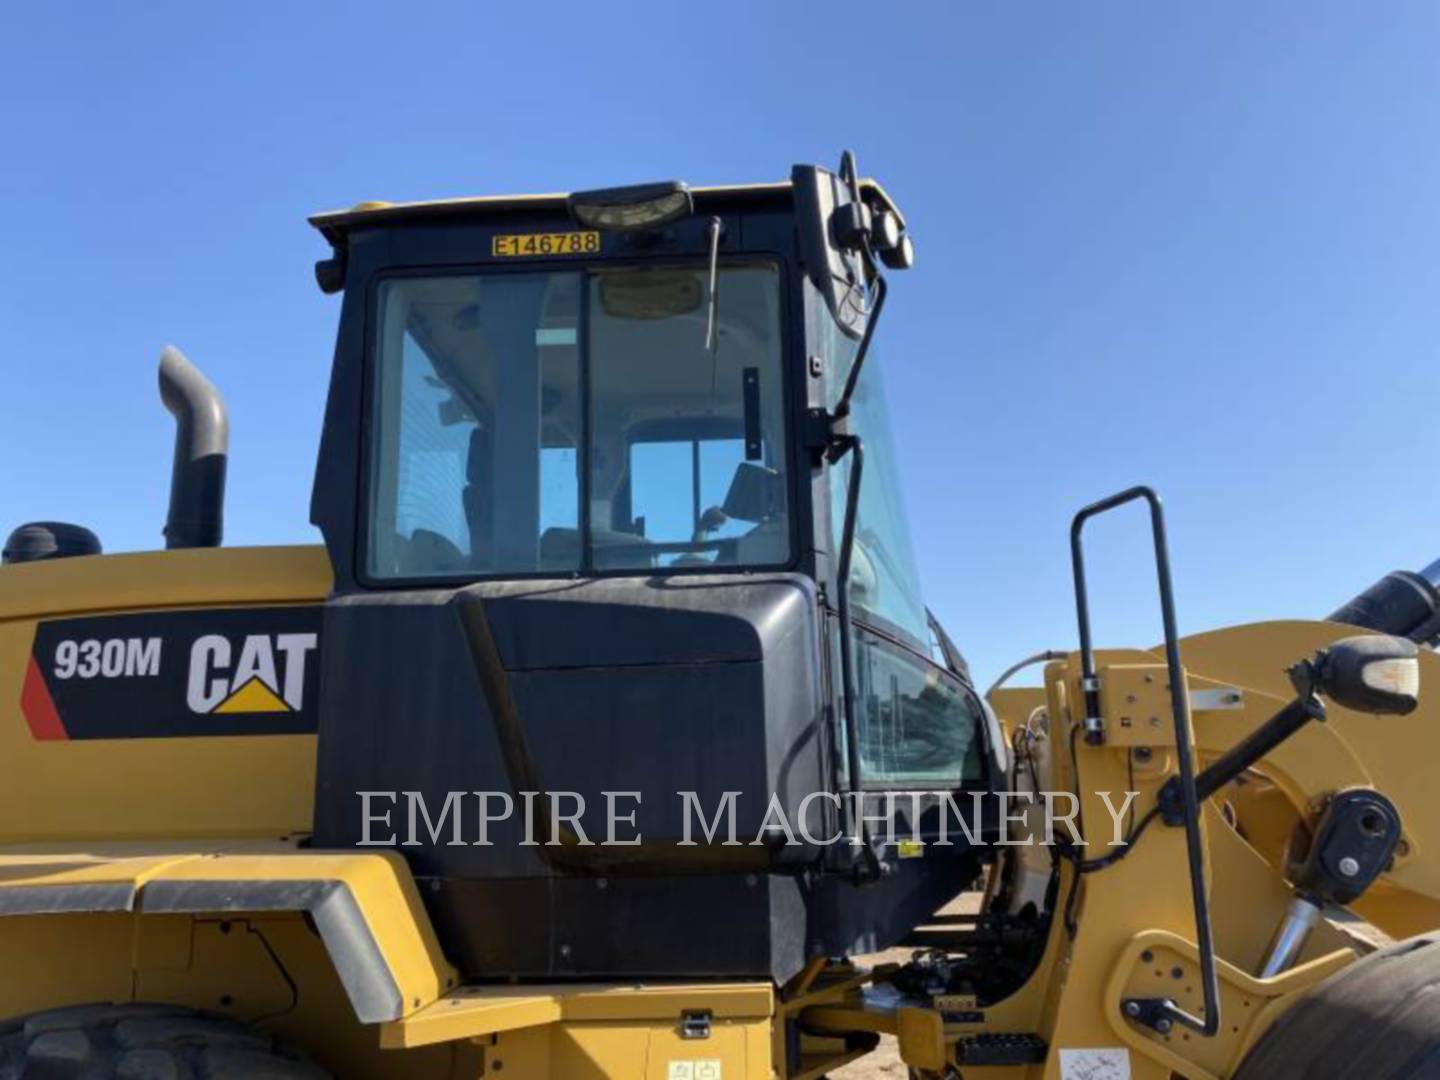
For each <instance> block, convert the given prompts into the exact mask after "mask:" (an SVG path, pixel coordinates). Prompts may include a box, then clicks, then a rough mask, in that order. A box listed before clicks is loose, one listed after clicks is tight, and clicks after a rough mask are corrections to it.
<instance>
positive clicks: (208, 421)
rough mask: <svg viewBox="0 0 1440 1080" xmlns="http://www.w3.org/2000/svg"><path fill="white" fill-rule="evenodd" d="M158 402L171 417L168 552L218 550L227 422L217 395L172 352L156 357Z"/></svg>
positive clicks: (194, 369) (172, 348) (168, 348)
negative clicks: (172, 447)
mask: <svg viewBox="0 0 1440 1080" xmlns="http://www.w3.org/2000/svg"><path fill="white" fill-rule="evenodd" d="M160 400H161V401H162V402H163V403H164V405H165V408H167V409H168V410H170V413H171V415H173V416H174V417H175V463H174V464H173V465H172V466H171V469H170V512H169V514H168V515H167V516H166V518H165V546H166V547H167V548H195V547H219V546H220V538H221V535H222V533H223V532H224V516H225V464H226V460H227V458H228V456H229V452H230V420H229V418H228V417H227V416H226V414H225V402H223V401H222V400H221V399H220V391H219V390H216V389H215V385H214V384H213V383H212V382H211V381H210V380H209V379H207V378H206V377H205V376H204V375H202V374H201V373H200V369H199V368H197V367H196V366H195V365H194V364H192V363H191V362H190V361H189V360H187V359H185V355H184V354H183V353H182V352H181V351H180V350H179V349H177V348H175V346H173V345H167V346H165V349H164V351H163V352H162V353H161V354H160Z"/></svg>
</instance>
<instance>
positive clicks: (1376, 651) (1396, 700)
mask: <svg viewBox="0 0 1440 1080" xmlns="http://www.w3.org/2000/svg"><path fill="white" fill-rule="evenodd" d="M1314 672H1315V690H1316V691H1317V692H1319V693H1321V694H1324V695H1325V696H1326V697H1328V698H1329V699H1330V700H1331V701H1333V702H1335V704H1337V705H1343V706H1344V707H1345V708H1347V709H1355V710H1357V711H1359V712H1368V713H1382V714H1388V715H1392V716H1404V715H1405V714H1406V713H1411V712H1414V711H1415V706H1416V705H1418V704H1419V703H1420V650H1419V648H1418V647H1417V646H1416V645H1415V643H1414V642H1413V641H1408V640H1406V639H1405V638H1398V637H1390V636H1388V635H1384V634H1365V635H1362V636H1359V637H1348V638H1343V639H1341V640H1340V641H1337V642H1335V644H1333V645H1331V646H1329V647H1328V648H1327V649H1325V650H1324V651H1323V652H1321V653H1320V655H1319V656H1317V657H1316V658H1315V667H1314Z"/></svg>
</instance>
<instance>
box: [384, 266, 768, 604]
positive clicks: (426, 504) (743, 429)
mask: <svg viewBox="0 0 1440 1080" xmlns="http://www.w3.org/2000/svg"><path fill="white" fill-rule="evenodd" d="M717 284H718V289H717V290H716V297H717V303H716V311H717V320H716V327H717V333H716V335H715V338H714V348H710V347H709V345H708V343H707V333H706V331H707V326H708V319H709V312H710V303H709V293H710V282H709V273H708V268H700V267H684V266H680V267H654V266H652V267H644V268H613V269H611V268H607V269H586V270H567V271H564V272H550V273H490V274H472V275H447V276H438V277H403V278H392V279H390V280H388V281H386V282H384V283H383V284H382V285H381V286H380V289H379V294H378V296H379V300H378V317H377V319H376V320H375V333H376V339H375V347H374V349H373V351H372V355H373V356H374V358H375V370H374V378H373V382H372V387H373V393H372V395H371V397H372V407H371V416H372V425H371V450H370V500H369V529H368V545H367V555H366V565H367V569H368V574H369V576H371V577H375V578H424V577H466V576H487V575H488V576H495V575H516V574H551V573H555V574H571V573H582V572H591V571H602V572H603V571H621V572H623V571H635V572H645V571H653V570H661V569H663V570H670V569H684V568H697V569H705V568H725V567H739V566H744V567H756V566H778V565H783V564H786V563H788V562H789V560H790V554H791V553H790V535H791V529H790V525H789V510H788V496H787V491H788V482H787V478H786V461H785V445H786V443H785V426H784V403H783V396H784V395H783V378H782V368H781V356H782V349H781V330H780V327H781V321H780V285H779V272H778V269H777V268H776V267H775V266H774V265H771V264H763V263H755V264H744V265H731V266H724V267H722V268H721V270H720V273H719V275H718V279H717Z"/></svg>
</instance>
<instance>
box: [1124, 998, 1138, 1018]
mask: <svg viewBox="0 0 1440 1080" xmlns="http://www.w3.org/2000/svg"><path fill="white" fill-rule="evenodd" d="M1125 1015H1126V1016H1128V1017H1130V1018H1131V1019H1132V1020H1133V1019H1135V1018H1136V1017H1138V1016H1139V1015H1140V1003H1139V1002H1138V1001H1127V1002H1125Z"/></svg>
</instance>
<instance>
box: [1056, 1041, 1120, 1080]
mask: <svg viewBox="0 0 1440 1080" xmlns="http://www.w3.org/2000/svg"><path fill="white" fill-rule="evenodd" d="M1060 1080H1130V1051H1129V1050H1126V1049H1125V1048H1124V1047H1116V1048H1114V1049H1108V1048H1107V1049H1103V1050H1061V1051H1060Z"/></svg>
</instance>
